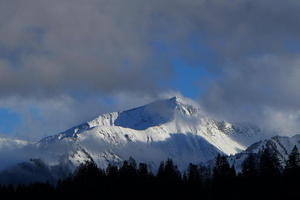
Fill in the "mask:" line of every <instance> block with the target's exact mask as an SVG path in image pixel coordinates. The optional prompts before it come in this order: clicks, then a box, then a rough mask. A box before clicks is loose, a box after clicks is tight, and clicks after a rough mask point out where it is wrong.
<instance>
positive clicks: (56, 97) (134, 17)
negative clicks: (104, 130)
mask: <svg viewBox="0 0 300 200" xmlns="http://www.w3.org/2000/svg"><path fill="white" fill-rule="evenodd" d="M299 8H300V3H299V2H297V1H294V0H286V1H280V0H264V1H260V0H233V1H230V2H228V1H225V0H185V1H182V0H164V1H162V0H153V1H147V2H141V1H139V0H128V1H122V0H111V1H107V0H86V1H82V0H73V1H68V0H51V1H46V0H27V1H26V2H25V1H21V0H10V1H9V2H7V1H4V0H0V24H1V28H0V94H1V96H0V98H1V99H2V100H4V99H7V98H16V99H18V100H16V102H18V101H21V102H29V101H32V102H34V105H35V106H36V107H39V110H41V112H42V113H43V115H47V116H49V118H48V117H46V118H45V120H46V119H47V120H50V119H51V120H50V121H53V124H52V123H50V124H51V126H57V124H59V123H60V122H61V123H64V124H68V125H69V124H71V123H75V122H78V121H80V120H82V119H83V118H84V117H80V116H87V115H93V114H94V113H95V108H92V106H89V105H92V104H94V105H97V106H99V107H98V108H99V110H102V109H103V111H107V110H109V109H110V108H108V107H109V104H107V103H103V99H105V98H108V99H113V101H115V102H119V100H118V98H117V96H119V97H121V96H122V95H123V96H126V97H128V99H134V98H135V97H137V98H138V102H145V100H146V99H154V98H155V97H157V96H160V95H161V93H165V92H166V91H168V90H169V89H170V88H168V84H165V83H169V82H172V81H174V78H175V77H174V71H173V67H172V59H173V58H176V59H177V58H180V59H182V60H184V62H185V63H188V64H187V65H191V66H192V67H199V66H200V67H203V68H206V71H208V72H209V73H211V74H214V75H216V77H217V78H216V79H215V81H214V82H213V81H210V82H209V83H205V81H204V82H203V81H202V82H201V84H208V85H209V86H208V87H205V88H207V89H206V90H207V93H206V94H202V95H201V102H202V104H203V105H205V107H206V109H207V110H208V111H209V112H211V113H212V114H213V115H215V116H217V117H224V118H225V119H228V120H252V121H256V122H257V121H258V122H259V121H264V123H263V124H268V123H267V121H270V120H271V119H273V118H272V117H273V114H271V113H280V115H281V116H287V115H289V114H291V115H295V116H296V113H297V112H298V110H299V102H300V101H299V100H300V99H299V95H298V91H297V89H298V87H297V85H298V82H299V80H300V79H299V78H300V77H299V49H300V48H299V44H300V43H299V42H300V41H299V37H298V36H299V34H300V26H299V20H298V19H299V18H300V13H299ZM203 49H204V50H203ZM204 52H206V53H204ZM207 54H208V55H207ZM175 81H176V80H175ZM82 96H84V100H82ZM130 97H132V98H130ZM97 98H101V99H102V101H101V102H102V103H99V102H98V100H95V99H97ZM20 99H21V100H20ZM104 101H105V100H104ZM126 102H131V103H132V101H130V100H126ZM29 104H30V103H28V104H27V105H29ZM79 104H81V105H84V106H87V107H88V108H87V109H84V106H79ZM120 104H122V103H120ZM132 104H133V103H132ZM15 106H17V103H16V104H15ZM116 106H117V107H118V108H122V107H124V106H118V104H117V105H116ZM12 107H14V106H12ZM17 107H19V106H17ZM79 107H80V108H82V109H75V108H79ZM15 109H17V108H15ZM55 110H57V111H58V113H59V115H55V114H54V113H55V112H54V111H55ZM270 110H272V112H271V111H270ZM24 112H25V111H24ZM46 113H48V114H46ZM63 113H64V114H63ZM82 113H83V114H82ZM84 113H87V114H86V115H85V114H84ZM266 113H269V114H266ZM26 116H27V117H24V118H26V120H30V118H28V116H30V115H26ZM70 116H72V117H70ZM62 118H63V119H69V118H70V122H69V123H67V122H66V120H61V119H62ZM295 119H297V117H295ZM55 120H57V122H55V123H54V121H55ZM273 120H274V121H276V120H275V119H273ZM277 121H278V120H277ZM279 121H280V120H279ZM28 124H31V122H29V123H28ZM50 124H49V126H50ZM294 124H296V122H295V123H294ZM36 127H38V126H36ZM296 129H297V128H295V130H296ZM33 132H34V131H33Z"/></svg>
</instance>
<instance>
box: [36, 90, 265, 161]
mask: <svg viewBox="0 0 300 200" xmlns="http://www.w3.org/2000/svg"><path fill="white" fill-rule="evenodd" d="M262 137H263V135H262V133H261V131H260V130H259V129H257V128H255V127H252V126H244V125H239V124H231V123H229V122H225V121H217V120H214V119H211V118H209V117H207V116H206V115H205V114H204V113H203V111H202V110H201V108H200V106H199V105H198V104H197V103H195V102H194V101H192V100H189V99H187V98H184V97H180V96H176V97H172V98H169V99H163V100H158V101H155V102H152V103H149V104H146V105H144V106H140V107H137V108H133V109H129V110H125V111H121V112H112V113H106V114H102V115H100V116H99V117H97V118H95V119H93V120H91V121H88V122H86V123H83V124H81V125H79V126H76V127H74V128H71V129H69V130H67V131H65V132H62V133H60V134H57V135H54V136H50V137H48V138H45V139H43V140H41V141H40V142H39V143H38V144H39V146H41V147H43V148H48V147H49V148H50V147H51V146H55V145H53V144H58V143H61V144H63V145H60V146H64V145H65V144H66V143H67V144H71V149H72V150H71V151H67V152H65V153H64V155H68V159H69V160H71V162H72V163H80V162H81V161H84V160H86V159H89V158H93V160H95V161H96V162H97V163H98V164H99V165H101V166H105V164H107V163H109V162H119V161H120V160H123V159H126V158H128V157H129V156H132V157H134V158H136V159H137V160H140V161H144V162H151V163H156V164H157V163H159V162H160V161H161V160H164V159H167V158H173V159H174V160H175V161H177V162H178V163H181V164H182V165H184V163H185V164H186V163H189V162H201V161H203V162H204V161H207V160H209V159H211V158H213V157H214V156H216V155H217V154H218V153H224V154H227V155H230V154H236V153H238V152H241V151H243V150H245V149H246V148H247V147H248V145H250V144H253V143H254V142H256V141H259V140H261V138H262ZM51 148H52V147H51Z"/></svg>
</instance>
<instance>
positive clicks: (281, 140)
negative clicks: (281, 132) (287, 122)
mask: <svg viewBox="0 0 300 200" xmlns="http://www.w3.org/2000/svg"><path fill="white" fill-rule="evenodd" d="M294 146H296V147H297V148H298V149H300V134H297V135H294V136H292V137H289V136H274V137H271V138H269V139H264V140H261V141H259V142H255V143H254V144H252V145H250V146H249V147H248V148H247V149H246V150H244V151H242V152H240V153H238V154H236V155H233V156H230V157H229V160H230V162H231V163H232V164H234V165H235V167H236V168H237V169H241V164H242V163H243V161H244V160H245V158H247V156H248V155H249V154H250V153H253V154H257V153H259V152H261V151H262V150H264V149H266V148H268V149H270V150H271V151H272V152H274V153H275V154H276V155H277V157H278V158H279V161H280V162H281V164H282V165H283V166H284V165H285V162H286V161H287V159H288V156H289V154H290V153H291V151H292V149H293V147H294Z"/></svg>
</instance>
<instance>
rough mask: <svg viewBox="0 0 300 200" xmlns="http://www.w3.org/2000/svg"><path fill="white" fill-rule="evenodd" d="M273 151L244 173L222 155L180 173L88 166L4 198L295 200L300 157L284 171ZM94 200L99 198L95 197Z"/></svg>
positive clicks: (250, 160)
mask: <svg viewBox="0 0 300 200" xmlns="http://www.w3.org/2000/svg"><path fill="white" fill-rule="evenodd" d="M282 166H283V165H282V163H280V160H279V159H278V157H277V156H276V153H275V152H273V151H271V150H270V149H265V150H263V151H261V152H259V153H257V154H249V156H248V157H247V158H246V159H245V160H244V162H243V164H242V169H241V170H240V172H238V173H237V172H236V169H235V168H234V166H231V165H230V164H229V162H228V161H227V158H226V156H223V155H218V156H217V157H216V159H215V164H214V167H211V168H210V167H207V166H202V165H195V164H190V165H189V166H188V167H187V170H186V171H185V172H180V171H179V170H178V168H177V166H176V164H175V163H174V162H173V161H172V160H171V159H169V160H167V161H165V162H162V163H161V164H160V166H159V169H158V171H157V172H156V173H155V174H154V173H152V172H151V171H150V170H149V166H148V165H147V164H145V163H139V164H137V163H136V162H135V160H134V159H132V158H130V159H129V160H127V161H124V163H123V164H122V166H121V167H117V166H113V165H109V166H108V167H107V169H105V170H103V169H99V168H98V167H97V165H96V164H95V163H94V162H93V161H89V162H86V163H85V164H82V165H80V166H79V167H78V169H77V170H76V171H75V172H74V173H73V174H72V176H70V177H69V178H67V179H64V180H61V181H59V182H58V183H57V184H56V185H51V184H47V183H35V184H31V185H27V186H16V187H13V186H1V188H0V195H1V196H0V197H3V196H7V195H8V196H18V197H25V196H36V197H41V198H42V197H57V196H59V197H64V196H68V197H69V198H71V197H82V196H83V197H86V198H93V199H105V198H108V199H114V198H131V199H149V198H152V199H160V198H162V197H165V198H168V199H170V198H175V197H176V198H182V199H224V198H225V199H288V198H291V197H295V196H296V197H297V195H300V194H298V190H297V189H298V188H299V181H300V155H299V152H298V150H297V148H296V146H295V147H294V148H293V150H292V152H291V153H290V155H289V158H288V160H287V162H286V163H285V165H284V166H285V167H284V168H283V167H282ZM93 195H96V196H93Z"/></svg>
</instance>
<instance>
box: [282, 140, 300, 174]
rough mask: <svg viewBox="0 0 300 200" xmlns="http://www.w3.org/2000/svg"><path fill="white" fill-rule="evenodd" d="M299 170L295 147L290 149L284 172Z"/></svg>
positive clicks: (297, 153)
mask: <svg viewBox="0 0 300 200" xmlns="http://www.w3.org/2000/svg"><path fill="white" fill-rule="evenodd" d="M299 168H300V154H299V151H298V149H297V147H296V145H295V146H294V148H293V149H292V151H291V153H290V154H289V158H288V160H287V163H286V167H285V169H286V170H293V169H299Z"/></svg>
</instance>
